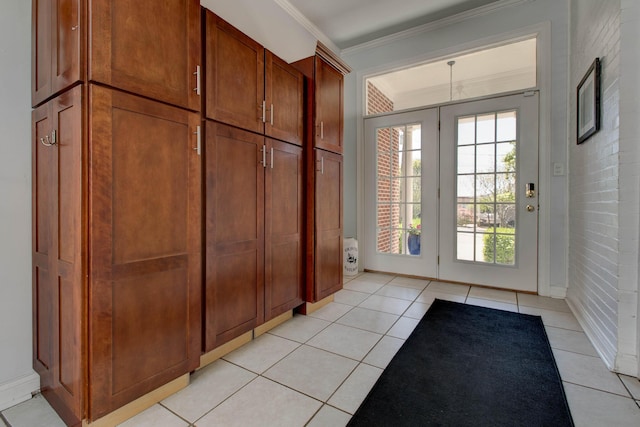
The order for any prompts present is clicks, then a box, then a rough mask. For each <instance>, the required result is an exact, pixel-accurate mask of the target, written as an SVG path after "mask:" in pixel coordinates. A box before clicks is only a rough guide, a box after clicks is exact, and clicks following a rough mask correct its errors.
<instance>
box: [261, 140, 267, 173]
mask: <svg viewBox="0 0 640 427" xmlns="http://www.w3.org/2000/svg"><path fill="white" fill-rule="evenodd" d="M262 167H263V168H266V167H267V146H266V145H263V146H262Z"/></svg>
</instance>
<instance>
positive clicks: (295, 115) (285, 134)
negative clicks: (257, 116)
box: [265, 50, 304, 145]
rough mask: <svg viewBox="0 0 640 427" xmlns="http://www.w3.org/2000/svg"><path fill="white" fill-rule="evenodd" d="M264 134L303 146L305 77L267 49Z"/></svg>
mask: <svg viewBox="0 0 640 427" xmlns="http://www.w3.org/2000/svg"><path fill="white" fill-rule="evenodd" d="M265 76H266V78H265V99H266V106H265V108H266V116H267V117H266V123H265V134H266V135H267V136H271V137H273V138H276V139H280V140H282V141H286V142H290V143H292V144H298V145H302V142H303V139H304V135H303V130H304V126H303V123H304V121H303V120H304V76H303V74H302V73H301V72H299V71H298V70H296V69H295V68H293V67H292V66H291V65H289V64H287V63H286V62H285V61H283V60H282V59H280V58H278V57H277V56H275V55H273V54H272V53H271V52H269V51H268V50H265Z"/></svg>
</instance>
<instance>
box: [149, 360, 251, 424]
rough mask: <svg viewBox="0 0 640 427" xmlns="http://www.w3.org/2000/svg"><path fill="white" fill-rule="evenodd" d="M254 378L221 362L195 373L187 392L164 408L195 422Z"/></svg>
mask: <svg viewBox="0 0 640 427" xmlns="http://www.w3.org/2000/svg"><path fill="white" fill-rule="evenodd" d="M255 377H256V375H255V374H254V373H252V372H249V371H247V370H246V369H242V368H240V367H238V366H235V365H232V364H231V363H229V362H227V361H225V360H222V359H220V360H217V361H215V362H213V363H212V364H211V365H209V366H206V367H204V368H202V369H200V370H199V371H196V372H195V373H194V374H193V375H192V376H191V383H190V384H189V386H188V387H187V388H185V389H183V390H180V391H179V392H178V393H176V394H174V395H172V396H169V397H168V398H166V399H165V400H163V401H162V402H161V404H162V405H163V406H165V407H167V408H169V409H170V410H172V411H173V412H175V413H176V414H180V416H181V417H183V418H185V419H186V420H188V421H191V422H194V421H195V420H197V419H198V418H200V417H202V416H203V415H204V414H206V413H207V412H209V411H210V410H212V409H213V408H215V407H216V406H217V405H219V404H220V403H221V402H223V401H224V400H225V399H227V398H228V397H229V396H231V395H232V394H233V393H235V392H237V391H238V390H240V389H241V388H242V387H244V386H245V385H246V384H248V383H249V382H251V381H252V380H253V379H254V378H255Z"/></svg>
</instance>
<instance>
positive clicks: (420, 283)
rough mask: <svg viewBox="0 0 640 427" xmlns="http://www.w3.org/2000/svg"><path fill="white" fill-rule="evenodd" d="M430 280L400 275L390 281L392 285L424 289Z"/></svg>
mask: <svg viewBox="0 0 640 427" xmlns="http://www.w3.org/2000/svg"><path fill="white" fill-rule="evenodd" d="M429 282H430V281H429V280H423V279H412V278H410V277H402V276H398V277H396V278H395V279H393V280H392V281H390V282H389V284H390V285H398V286H403V287H405V288H414V289H419V290H421V291H422V290H424V288H426V287H427V285H428V284H429Z"/></svg>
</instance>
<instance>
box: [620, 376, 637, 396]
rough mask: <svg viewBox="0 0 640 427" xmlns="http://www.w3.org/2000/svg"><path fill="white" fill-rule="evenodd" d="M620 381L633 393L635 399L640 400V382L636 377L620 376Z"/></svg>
mask: <svg viewBox="0 0 640 427" xmlns="http://www.w3.org/2000/svg"><path fill="white" fill-rule="evenodd" d="M618 376H619V377H620V380H622V382H623V383H624V385H625V387H627V390H629V392H630V393H631V396H633V398H634V399H636V400H640V380H639V379H638V378H636V377H629V376H627V375H622V374H619V375H618Z"/></svg>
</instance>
